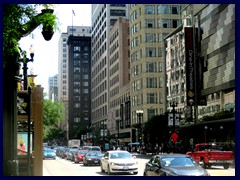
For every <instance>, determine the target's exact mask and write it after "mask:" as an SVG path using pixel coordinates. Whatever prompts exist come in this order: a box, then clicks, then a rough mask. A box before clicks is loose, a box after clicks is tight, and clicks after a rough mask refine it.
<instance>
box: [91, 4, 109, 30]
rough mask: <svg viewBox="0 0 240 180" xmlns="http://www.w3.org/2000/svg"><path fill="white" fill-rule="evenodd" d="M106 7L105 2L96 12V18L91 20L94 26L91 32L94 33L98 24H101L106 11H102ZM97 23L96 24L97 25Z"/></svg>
mask: <svg viewBox="0 0 240 180" xmlns="http://www.w3.org/2000/svg"><path fill="white" fill-rule="evenodd" d="M105 9H106V4H104V5H103V7H102V9H101V11H100V13H99V14H98V16H97V18H96V20H95V21H94V22H93V26H92V28H94V30H93V34H95V33H96V32H95V31H96V29H99V24H100V25H101V24H102V21H103V20H104V19H105V18H106V12H104V11H105ZM97 23H98V25H97Z"/></svg>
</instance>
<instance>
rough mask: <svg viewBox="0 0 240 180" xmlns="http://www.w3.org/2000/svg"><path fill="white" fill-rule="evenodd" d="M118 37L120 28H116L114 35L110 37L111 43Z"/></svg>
mask: <svg viewBox="0 0 240 180" xmlns="http://www.w3.org/2000/svg"><path fill="white" fill-rule="evenodd" d="M117 37H118V29H116V30H115V31H114V33H113V34H112V36H111V37H110V41H109V44H110V45H111V44H112V42H113V41H114V40H115V39H116V38H117Z"/></svg>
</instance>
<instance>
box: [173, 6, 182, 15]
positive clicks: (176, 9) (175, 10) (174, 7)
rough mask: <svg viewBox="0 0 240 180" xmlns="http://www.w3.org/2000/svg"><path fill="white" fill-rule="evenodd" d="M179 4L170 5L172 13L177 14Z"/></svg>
mask: <svg viewBox="0 0 240 180" xmlns="http://www.w3.org/2000/svg"><path fill="white" fill-rule="evenodd" d="M179 12H180V11H179V6H172V14H179Z"/></svg>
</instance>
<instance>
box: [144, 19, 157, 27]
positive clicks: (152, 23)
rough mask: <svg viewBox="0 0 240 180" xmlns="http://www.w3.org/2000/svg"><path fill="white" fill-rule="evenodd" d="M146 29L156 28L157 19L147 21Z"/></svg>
mask: <svg viewBox="0 0 240 180" xmlns="http://www.w3.org/2000/svg"><path fill="white" fill-rule="evenodd" d="M145 28H155V19H146V20H145Z"/></svg>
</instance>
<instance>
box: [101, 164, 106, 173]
mask: <svg viewBox="0 0 240 180" xmlns="http://www.w3.org/2000/svg"><path fill="white" fill-rule="evenodd" d="M100 166H101V172H102V173H104V172H105V171H104V169H103V167H102V164H101V165H100Z"/></svg>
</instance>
